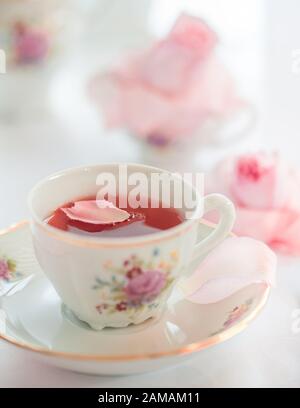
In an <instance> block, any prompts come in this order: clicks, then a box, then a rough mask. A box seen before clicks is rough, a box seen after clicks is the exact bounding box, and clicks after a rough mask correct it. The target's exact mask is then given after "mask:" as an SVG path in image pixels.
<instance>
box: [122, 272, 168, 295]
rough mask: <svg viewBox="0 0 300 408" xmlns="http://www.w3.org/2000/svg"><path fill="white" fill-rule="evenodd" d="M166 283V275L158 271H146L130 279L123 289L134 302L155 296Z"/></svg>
mask: <svg viewBox="0 0 300 408" xmlns="http://www.w3.org/2000/svg"><path fill="white" fill-rule="evenodd" d="M165 284H166V277H165V275H164V274H163V273H162V272H159V271H146V272H144V273H142V274H140V275H137V276H135V277H134V278H132V279H130V280H129V282H128V284H127V286H126V287H125V288H124V291H125V293H126V295H127V297H128V299H129V300H131V301H134V302H141V301H143V300H144V301H149V300H152V299H153V298H155V296H157V295H158V294H159V293H160V291H161V290H162V289H163V287H164V286H165Z"/></svg>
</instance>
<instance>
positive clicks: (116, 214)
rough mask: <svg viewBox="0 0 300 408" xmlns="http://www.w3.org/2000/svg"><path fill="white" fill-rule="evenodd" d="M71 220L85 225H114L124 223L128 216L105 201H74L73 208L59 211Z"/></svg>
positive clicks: (125, 212)
mask: <svg viewBox="0 0 300 408" xmlns="http://www.w3.org/2000/svg"><path fill="white" fill-rule="evenodd" d="M61 210H62V211H63V212H64V213H65V214H66V215H67V216H68V217H69V218H70V219H71V220H76V221H81V222H84V223H87V224H104V225H107V224H114V223H117V222H123V221H126V220H127V219H128V218H129V217H130V214H129V213H128V212H127V211H125V210H121V209H120V208H117V207H115V206H114V205H113V203H111V202H110V201H107V200H89V201H76V202H75V203H74V206H73V207H70V208H62V209H61Z"/></svg>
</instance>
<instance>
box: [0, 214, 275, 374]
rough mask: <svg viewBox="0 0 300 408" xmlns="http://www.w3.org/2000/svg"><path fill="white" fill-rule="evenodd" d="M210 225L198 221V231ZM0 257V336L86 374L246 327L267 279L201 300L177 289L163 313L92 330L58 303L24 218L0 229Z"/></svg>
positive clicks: (158, 357)
mask: <svg viewBox="0 0 300 408" xmlns="http://www.w3.org/2000/svg"><path fill="white" fill-rule="evenodd" d="M212 228H213V226H212V225H211V224H207V223H203V224H201V227H200V236H203V238H204V237H205V236H207V235H208V234H209V233H210V232H211V229H212ZM1 259H2V260H4V263H3V262H2V270H1V262H0V282H1V283H2V292H1V286H0V306H1V309H0V338H1V339H3V340H5V341H7V342H8V343H10V344H12V345H13V346H15V347H18V348H21V349H23V350H24V351H26V352H28V353H31V354H32V356H34V357H36V358H39V359H40V360H43V361H45V362H47V363H49V364H52V365H54V366H58V367H61V368H65V369H69V370H72V371H77V372H82V373H89V374H103V375H121V374H123V375H124V374H134V373H141V372H147V371H152V370H156V369H160V368H163V367H167V366H170V365H174V364H178V363H180V362H183V361H185V360H186V359H188V358H190V357H192V356H193V355H194V354H195V353H197V352H200V351H202V350H204V349H207V348H208V347H210V346H213V345H215V344H218V343H221V342H223V341H224V340H227V339H229V338H231V337H232V336H234V335H236V334H237V333H239V332H240V331H242V330H243V329H245V328H246V327H247V325H248V324H249V323H250V322H251V321H252V320H254V319H255V318H256V316H257V315H258V314H259V312H260V311H261V309H262V307H263V306H264V304H265V303H266V300H267V298H268V295H269V286H268V285H266V284H264V283H256V284H251V285H249V286H247V287H245V288H243V289H242V290H240V291H238V292H236V293H235V294H234V295H232V296H230V297H228V298H226V299H224V300H222V301H220V302H217V303H213V304H208V305H201V304H197V303H194V302H192V301H190V300H188V299H186V298H185V297H184V296H183V294H182V293H181V292H180V291H179V289H175V290H174V292H173V294H172V296H171V297H170V299H169V301H168V304H167V306H166V309H165V311H164V313H163V314H162V315H161V316H160V318H157V319H154V320H148V321H146V322H145V323H143V324H140V325H137V326H129V327H127V328H124V329H104V330H102V331H94V330H93V329H91V328H90V327H89V326H88V325H87V324H86V323H84V322H82V321H80V320H78V319H77V318H76V317H75V316H74V315H73V313H72V312H71V311H70V310H68V309H67V308H66V307H65V306H64V305H62V304H61V301H60V299H59V297H58V295H57V294H56V292H55V290H54V289H53V287H52V285H51V283H50V282H49V281H48V279H47V278H46V277H45V275H44V274H43V273H42V271H41V270H40V268H39V266H38V264H37V261H36V259H35V256H34V251H33V247H32V243H31V237H30V229H29V224H28V223H27V222H22V223H20V224H18V225H15V226H13V227H11V228H8V229H7V230H5V231H2V232H0V260H1ZM249 262H251V260H249ZM5 265H6V266H7V268H8V267H9V268H8V269H10V270H8V271H7V274H6V275H5V276H6V278H5V279H4V278H3V277H2V278H1V271H2V275H4V272H3V271H4V269H3V266H5ZM3 288H4V290H3ZM1 293H2V296H1Z"/></svg>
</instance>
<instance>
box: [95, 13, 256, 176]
mask: <svg viewBox="0 0 300 408" xmlns="http://www.w3.org/2000/svg"><path fill="white" fill-rule="evenodd" d="M217 42H218V40H217V35H216V34H215V32H214V31H213V30H212V29H211V28H210V27H209V26H208V25H207V24H206V23H205V22H204V21H202V20H201V19H200V18H198V17H193V16H189V15H186V14H182V15H181V16H180V17H179V18H178V19H177V21H176V22H175V25H174V26H173V28H172V29H171V31H170V33H169V34H168V35H167V36H166V38H164V39H162V40H159V41H157V42H154V43H153V44H152V46H150V47H149V48H147V49H146V50H143V51H141V52H138V53H135V54H133V55H129V56H128V57H127V58H124V59H123V60H121V61H120V63H119V65H118V66H116V67H113V68H111V69H110V70H109V71H107V72H105V73H100V74H99V75H98V76H96V77H95V78H94V79H93V81H92V82H91V84H90V91H91V94H92V97H93V99H94V100H95V102H96V103H97V104H98V105H99V106H100V108H101V109H102V112H103V114H104V119H105V122H106V125H107V127H109V128H115V127H123V128H125V129H126V130H127V131H128V132H129V133H130V134H131V135H132V136H133V137H134V138H135V139H136V140H137V141H138V142H139V143H140V145H141V147H142V154H143V156H142V158H143V160H144V162H146V163H148V164H152V165H162V166H164V167H167V168H169V169H170V170H173V169H178V166H179V164H180V165H181V166H182V170H190V169H192V167H193V163H194V161H195V160H196V156H197V153H198V151H199V150H200V149H201V148H202V147H203V146H205V145H209V144H219V143H224V142H225V143H227V142H228V141H232V140H235V139H238V138H239V137H241V136H243V135H245V134H246V133H247V132H246V131H247V130H248V129H249V127H250V125H251V124H252V122H253V114H252V113H253V110H252V108H251V107H250V104H249V103H248V102H246V101H245V100H243V99H242V98H241V97H240V96H239V95H238V92H237V90H236V85H235V82H234V80H233V78H232V77H231V75H230V73H229V72H228V70H227V68H226V66H225V65H224V64H223V63H222V62H221V61H220V60H219V59H218V57H217V55H216V52H215V50H216V45H217Z"/></svg>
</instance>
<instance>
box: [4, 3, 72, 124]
mask: <svg viewBox="0 0 300 408" xmlns="http://www.w3.org/2000/svg"><path fill="white" fill-rule="evenodd" d="M75 9H76V2H75V3H74V1H73V2H72V1H70V0H43V1H39V0H1V1H0V49H2V50H3V51H4V52H5V55H6V64H7V67H6V74H5V75H2V76H1V77H0V92H1V98H0V119H1V121H4V122H10V121H12V122H13V121H15V120H18V119H20V118H26V119H27V118H30V116H33V117H34V118H35V119H36V116H37V115H40V114H41V113H42V112H43V111H44V109H45V105H46V104H47V97H48V95H47V91H48V86H49V79H50V77H51V74H52V72H53V69H54V65H55V62H56V61H57V60H56V58H57V57H58V56H61V55H63V53H64V51H65V49H66V44H67V43H68V40H69V39H70V35H71V32H72V33H74V27H75V25H76V23H75V19H74V17H75V16H76V13H74V11H75Z"/></svg>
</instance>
